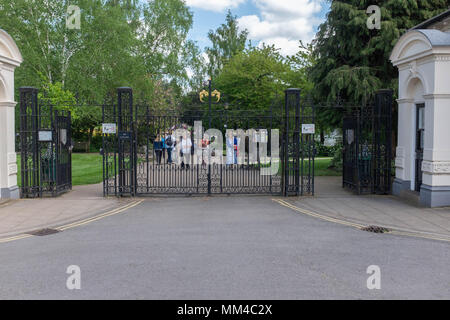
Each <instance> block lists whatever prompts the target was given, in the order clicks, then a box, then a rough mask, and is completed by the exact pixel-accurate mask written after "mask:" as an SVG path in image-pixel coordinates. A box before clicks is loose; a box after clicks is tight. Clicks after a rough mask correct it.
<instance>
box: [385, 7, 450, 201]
mask: <svg viewBox="0 0 450 320" xmlns="http://www.w3.org/2000/svg"><path fill="white" fill-rule="evenodd" d="M391 61H392V63H393V64H394V66H396V67H398V70H399V94H398V96H399V99H398V107H399V115H398V119H399V120H398V147H397V155H396V161H395V166H396V179H395V182H394V186H393V193H394V194H396V195H402V194H403V193H405V192H417V194H418V195H420V203H421V204H422V205H424V206H427V207H439V206H450V10H448V11H447V12H444V13H443V14H441V15H439V16H437V17H435V18H433V19H430V20H428V21H426V22H424V23H422V24H421V25H419V26H417V27H415V28H413V29H412V30H410V31H408V32H407V33H406V34H404V35H403V36H402V37H401V38H400V40H399V41H398V43H397V44H396V46H395V48H394V50H393V52H392V55H391Z"/></svg>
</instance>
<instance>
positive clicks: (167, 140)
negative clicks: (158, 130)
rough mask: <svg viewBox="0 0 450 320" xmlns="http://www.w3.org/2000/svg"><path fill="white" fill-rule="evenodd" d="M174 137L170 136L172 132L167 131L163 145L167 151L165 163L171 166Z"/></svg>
mask: <svg viewBox="0 0 450 320" xmlns="http://www.w3.org/2000/svg"><path fill="white" fill-rule="evenodd" d="M174 141H175V139H174V137H173V136H172V131H169V132H168V133H167V135H166V138H165V145H166V149H167V163H168V164H172V162H173V161H172V151H173V147H174Z"/></svg>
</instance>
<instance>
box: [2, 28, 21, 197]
mask: <svg viewBox="0 0 450 320" xmlns="http://www.w3.org/2000/svg"><path fill="white" fill-rule="evenodd" d="M21 63H22V55H21V54H20V51H19V48H17V45H16V43H15V42H14V40H13V39H12V38H11V36H10V35H9V34H8V33H6V32H5V31H4V30H1V29H0V199H5V198H6V199H9V198H14V199H15V198H19V188H18V187H17V157H16V150H15V125H14V123H15V118H14V108H15V106H16V102H15V101H14V70H15V68H16V67H18V66H20V64H21Z"/></svg>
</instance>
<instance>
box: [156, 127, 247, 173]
mask: <svg viewBox="0 0 450 320" xmlns="http://www.w3.org/2000/svg"><path fill="white" fill-rule="evenodd" d="M212 139H213V141H214V138H212ZM211 142H212V141H211V139H210V138H209V136H208V135H206V134H205V135H204V136H203V139H201V140H200V141H199V143H198V148H197V152H198V153H197V156H198V158H199V159H202V164H203V165H205V164H206V162H205V159H207V158H208V157H209V156H212V157H215V156H216V155H215V153H216V150H210V149H211ZM178 144H180V147H178V148H177V145H178ZM239 144H240V139H239V138H238V137H237V136H235V135H233V133H232V132H228V134H227V139H226V149H227V152H226V155H227V157H226V158H227V160H226V164H227V165H233V164H238V155H239ZM153 150H154V152H155V156H156V164H158V165H160V164H161V163H162V162H163V159H164V162H165V159H166V155H167V163H168V164H172V163H173V162H174V150H179V155H178V156H179V157H180V159H181V167H182V168H185V167H186V168H188V169H189V167H190V163H191V156H193V155H194V153H195V146H194V143H193V140H192V137H191V135H190V134H189V135H188V136H179V137H178V139H177V137H175V135H174V133H173V131H168V132H166V133H162V134H158V135H157V137H156V139H155V140H154V142H153Z"/></svg>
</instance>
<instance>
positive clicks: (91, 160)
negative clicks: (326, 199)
mask: <svg viewBox="0 0 450 320" xmlns="http://www.w3.org/2000/svg"><path fill="white" fill-rule="evenodd" d="M17 163H18V166H19V168H18V169H19V172H18V177H17V178H18V182H19V185H20V182H21V180H20V155H19V156H18V159H17ZM330 163H331V158H316V160H315V175H316V176H340V175H341V171H336V170H332V169H329V166H330ZM305 165H306V164H305ZM102 179H103V169H102V156H101V155H100V154H98V153H74V154H72V184H73V185H74V186H79V185H86V184H96V183H100V182H102Z"/></svg>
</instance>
